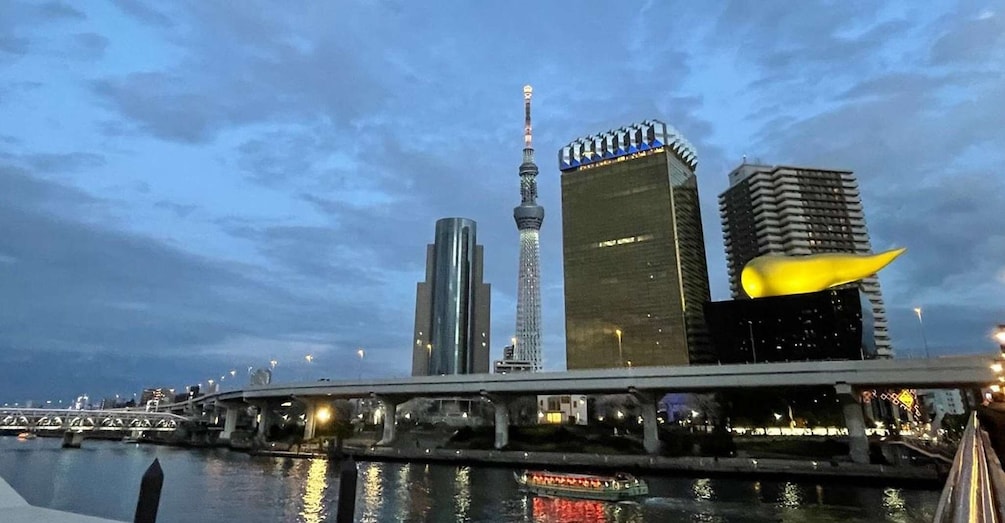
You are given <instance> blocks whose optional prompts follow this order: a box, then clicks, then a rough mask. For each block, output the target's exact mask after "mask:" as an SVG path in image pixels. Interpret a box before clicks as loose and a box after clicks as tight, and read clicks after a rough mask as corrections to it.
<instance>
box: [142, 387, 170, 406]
mask: <svg viewBox="0 0 1005 523" xmlns="http://www.w3.org/2000/svg"><path fill="white" fill-rule="evenodd" d="M169 394H170V392H169V391H168V389H164V388H159V389H143V393H142V394H140V405H146V404H147V403H148V402H150V401H157V402H160V401H161V400H163V399H164V398H167V397H168V395H169Z"/></svg>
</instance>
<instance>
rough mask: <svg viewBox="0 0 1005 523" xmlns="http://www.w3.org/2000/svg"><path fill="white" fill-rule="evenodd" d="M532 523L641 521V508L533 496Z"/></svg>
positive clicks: (622, 522)
mask: <svg viewBox="0 0 1005 523" xmlns="http://www.w3.org/2000/svg"><path fill="white" fill-rule="evenodd" d="M531 507H532V510H533V512H532V517H533V521H535V522H537V523H565V522H569V521H582V522H587V521H589V522H594V521H597V522H599V521H605V522H617V523H634V522H640V521H642V508H641V507H640V506H639V505H638V504H636V503H608V502H604V501H594V500H590V499H567V498H547V497H538V496H533V500H532V501H531Z"/></svg>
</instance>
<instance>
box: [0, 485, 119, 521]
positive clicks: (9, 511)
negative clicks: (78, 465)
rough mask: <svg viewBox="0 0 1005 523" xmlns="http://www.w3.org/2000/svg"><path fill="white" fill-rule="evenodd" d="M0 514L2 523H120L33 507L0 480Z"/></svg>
mask: <svg viewBox="0 0 1005 523" xmlns="http://www.w3.org/2000/svg"><path fill="white" fill-rule="evenodd" d="M0 514H2V515H3V516H2V518H0V519H2V520H3V522H4V523H120V522H117V521H115V520H112V519H102V518H96V517H92V516H82V515H80V514H74V513H72V512H61V511H59V510H53V509H51V508H42V507H35V506H32V505H30V504H28V502H27V501H25V499H24V498H23V497H21V495H20V494H18V493H17V491H15V490H14V488H13V487H11V486H10V485H9V484H7V482H6V481H4V479H3V478H0Z"/></svg>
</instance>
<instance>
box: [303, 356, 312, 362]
mask: <svg viewBox="0 0 1005 523" xmlns="http://www.w3.org/2000/svg"><path fill="white" fill-rule="evenodd" d="M304 359H305V360H307V363H311V362H313V361H314V355H313V354H308V355H306V356H304Z"/></svg>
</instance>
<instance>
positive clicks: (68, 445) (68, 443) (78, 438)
mask: <svg viewBox="0 0 1005 523" xmlns="http://www.w3.org/2000/svg"><path fill="white" fill-rule="evenodd" d="M83 442H84V433H83V432H77V431H66V432H64V433H63V448H64V449H79V448H80V444H81V443H83Z"/></svg>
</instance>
